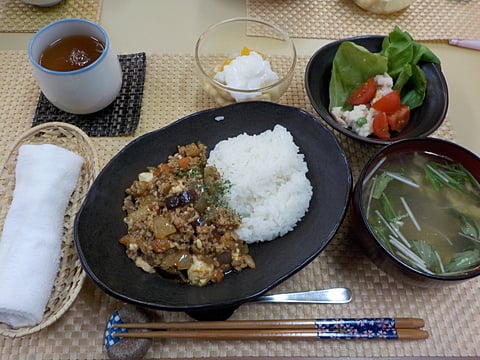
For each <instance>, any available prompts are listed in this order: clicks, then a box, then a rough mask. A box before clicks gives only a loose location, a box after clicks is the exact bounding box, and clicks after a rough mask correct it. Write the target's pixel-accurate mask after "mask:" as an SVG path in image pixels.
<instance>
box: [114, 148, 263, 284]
mask: <svg viewBox="0 0 480 360" xmlns="http://www.w3.org/2000/svg"><path fill="white" fill-rule="evenodd" d="M206 151H207V147H206V146H205V145H204V144H202V143H192V144H189V145H185V146H178V152H177V153H176V154H174V155H172V156H170V157H169V158H168V162H167V163H162V164H160V165H158V166H157V167H152V168H148V172H144V173H141V174H139V179H138V180H135V181H134V182H133V184H132V185H131V186H130V187H129V188H128V189H126V194H127V196H126V197H125V199H124V203H123V209H124V210H125V211H126V213H127V216H126V217H125V219H124V221H125V223H126V224H127V227H128V232H127V234H126V235H125V236H123V237H122V238H121V239H120V240H119V242H120V243H121V244H122V245H124V246H125V247H126V254H127V256H128V257H129V258H131V259H132V260H133V261H134V262H135V264H136V265H137V266H138V267H140V268H142V269H143V270H144V271H146V272H149V273H155V272H158V273H160V274H161V275H163V276H165V277H168V278H172V279H176V280H179V281H181V282H184V283H188V284H191V285H196V286H205V285H207V284H209V283H217V282H220V281H221V280H222V279H223V278H224V276H225V275H226V274H227V273H229V272H231V271H241V270H242V269H245V268H247V267H249V268H255V262H254V260H253V259H252V257H251V256H250V255H249V253H248V246H247V244H246V243H245V242H244V241H243V240H241V239H240V238H239V236H238V235H237V233H236V232H235V230H236V229H237V228H238V227H239V226H240V224H241V222H240V219H239V218H238V216H237V215H236V213H235V212H234V211H233V210H231V209H229V208H228V207H227V205H226V201H225V199H224V194H225V192H226V191H228V187H229V186H228V185H229V184H228V182H226V181H224V180H223V179H222V178H221V176H220V174H219V173H218V171H217V169H216V168H215V167H213V166H206V163H207V156H206Z"/></svg>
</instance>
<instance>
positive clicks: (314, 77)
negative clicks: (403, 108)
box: [305, 35, 448, 145]
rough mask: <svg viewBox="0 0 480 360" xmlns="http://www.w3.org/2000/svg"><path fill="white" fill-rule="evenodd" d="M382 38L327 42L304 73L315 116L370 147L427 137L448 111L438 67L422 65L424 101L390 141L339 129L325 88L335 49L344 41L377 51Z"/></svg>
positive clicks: (443, 79)
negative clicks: (424, 87)
mask: <svg viewBox="0 0 480 360" xmlns="http://www.w3.org/2000/svg"><path fill="white" fill-rule="evenodd" d="M384 38H385V37H384V36H380V35H366V36H359V37H353V38H348V39H342V40H338V41H334V42H332V43H329V44H327V45H325V46H324V47H322V48H320V49H319V50H318V51H317V52H316V53H315V54H314V55H313V56H312V57H311V58H310V61H309V62H308V64H307V67H306V71H305V88H306V91H307V95H308V98H309V99H310V102H311V104H312V106H313V108H314V109H315V111H316V112H317V113H318V115H320V117H321V118H322V119H323V120H325V122H326V123H327V124H328V125H330V126H331V127H332V128H334V129H335V130H337V131H339V132H340V133H342V134H343V135H345V136H348V137H350V138H352V139H355V140H358V141H361V142H365V143H369V144H374V145H387V144H390V143H392V142H395V141H398V140H402V139H411V138H416V137H424V136H428V135H430V134H431V133H433V132H434V131H435V130H436V129H437V128H438V127H439V126H440V125H441V124H442V122H443V121H444V119H445V115H446V113H447V109H448V88H447V82H446V80H445V77H444V76H443V73H442V71H441V68H440V67H439V66H438V65H436V64H433V63H423V64H421V65H420V67H421V69H422V70H423V72H424V73H425V76H426V79H427V91H426V95H425V100H424V102H423V104H422V106H420V107H417V108H416V109H413V110H412V112H411V114H410V121H409V123H408V125H407V126H406V127H405V128H404V129H403V130H402V131H401V132H399V133H397V134H396V135H395V136H392V138H390V139H388V140H382V139H379V138H376V137H373V136H369V137H363V136H360V135H358V134H356V133H355V132H353V131H351V130H350V129H348V128H345V127H343V126H342V125H340V124H339V123H338V122H337V121H336V120H335V118H334V117H333V116H332V114H331V113H330V111H329V104H330V96H329V86H330V78H331V76H332V63H333V59H334V58H335V54H336V53H337V50H338V47H339V46H340V44H341V43H342V42H344V41H352V42H354V43H355V44H357V45H360V46H363V47H365V48H366V49H368V50H369V51H371V52H379V51H380V50H381V49H382V41H383V39H384Z"/></svg>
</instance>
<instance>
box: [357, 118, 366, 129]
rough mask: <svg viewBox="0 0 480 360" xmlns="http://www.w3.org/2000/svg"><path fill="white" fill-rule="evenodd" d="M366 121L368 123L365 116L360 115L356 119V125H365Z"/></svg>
mask: <svg viewBox="0 0 480 360" xmlns="http://www.w3.org/2000/svg"><path fill="white" fill-rule="evenodd" d="M366 123H368V120H367V118H365V117H361V118H358V119H357V125H358V127H362V126H363V125H365V124H366Z"/></svg>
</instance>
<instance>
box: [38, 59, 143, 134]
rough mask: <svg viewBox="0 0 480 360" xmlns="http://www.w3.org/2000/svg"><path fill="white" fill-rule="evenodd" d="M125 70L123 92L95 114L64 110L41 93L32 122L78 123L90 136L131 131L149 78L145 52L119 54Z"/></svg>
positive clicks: (136, 120) (136, 121)
mask: <svg viewBox="0 0 480 360" xmlns="http://www.w3.org/2000/svg"><path fill="white" fill-rule="evenodd" d="M118 58H119V60H120V65H121V67H122V72H123V83H122V88H121V89H120V94H119V95H118V96H117V98H116V99H115V100H114V101H113V103H111V104H110V105H109V106H108V107H106V108H105V109H103V110H100V111H98V112H96V113H93V114H86V115H77V114H70V113H67V112H65V111H62V110H60V109H58V108H57V107H55V106H54V105H52V104H51V103H50V102H49V101H48V100H47V98H46V97H45V95H43V93H40V97H39V99H38V103H37V108H36V110H35V116H34V118H33V122H32V126H35V125H39V124H43V123H46V122H51V121H62V122H66V123H69V124H72V125H75V126H77V127H79V128H80V129H82V130H83V131H85V133H86V134H87V135H89V136H119V135H130V134H132V133H133V132H134V131H135V129H136V128H137V126H138V121H139V120H140V110H141V106H142V97H143V84H144V82H145V68H146V55H145V53H137V54H129V55H119V56H118Z"/></svg>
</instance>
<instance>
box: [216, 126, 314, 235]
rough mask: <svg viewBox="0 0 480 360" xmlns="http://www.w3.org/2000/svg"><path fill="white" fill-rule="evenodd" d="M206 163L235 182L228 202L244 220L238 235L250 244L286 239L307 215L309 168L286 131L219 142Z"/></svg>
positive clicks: (310, 188)
mask: <svg viewBox="0 0 480 360" xmlns="http://www.w3.org/2000/svg"><path fill="white" fill-rule="evenodd" d="M208 164H209V165H214V166H215V167H216V168H217V169H218V171H219V172H220V174H221V175H222V176H223V178H224V179H226V180H228V181H230V183H231V189H230V192H229V193H228V195H227V200H228V202H229V206H230V207H231V208H232V209H233V210H235V211H236V212H237V213H238V214H239V216H240V218H241V221H242V225H241V227H240V228H239V229H238V230H237V233H238V235H239V236H240V237H241V238H242V240H244V241H245V242H247V243H252V242H257V241H270V240H273V239H275V238H277V237H279V236H282V235H285V234H286V233H287V232H289V231H291V230H293V228H294V227H295V226H296V225H297V223H298V222H299V221H300V219H301V218H302V217H303V216H304V215H305V213H306V212H307V210H308V207H309V204H310V199H311V197H312V194H313V189H312V185H311V184H310V181H309V180H308V178H307V176H306V173H307V172H308V168H307V164H306V162H305V160H304V155H303V154H301V153H299V148H298V146H297V145H295V143H294V141H293V137H292V135H291V134H290V133H289V132H288V131H287V129H285V128H284V127H283V126H280V125H276V126H275V127H274V129H273V130H267V131H265V132H263V133H261V134H259V135H248V134H241V135H238V136H236V137H234V138H229V139H227V140H223V141H220V142H219V143H218V144H217V145H216V146H215V148H214V149H213V150H212V151H211V152H210V156H209V159H208Z"/></svg>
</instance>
